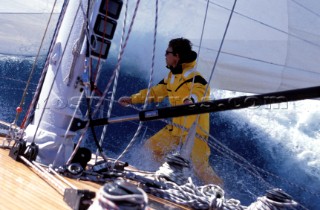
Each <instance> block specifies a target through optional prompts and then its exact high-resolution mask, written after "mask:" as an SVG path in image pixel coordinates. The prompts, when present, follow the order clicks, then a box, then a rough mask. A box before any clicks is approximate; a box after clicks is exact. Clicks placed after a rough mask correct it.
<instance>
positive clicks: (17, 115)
mask: <svg viewBox="0 0 320 210" xmlns="http://www.w3.org/2000/svg"><path fill="white" fill-rule="evenodd" d="M56 3H57V0H55V1H54V3H53V6H52V9H51V13H50V16H49V19H48V22H47V25H46V28H45V31H44V33H43V36H42V39H41V43H40V46H39V48H38V52H37V55H36V58H35V60H34V62H33V65H32V69H31V72H30V75H29V78H28V81H27V85H26V87H25V89H24V92H23V95H22V97H21V101H20V104H19V107H22V106H23V104H24V101H25V98H26V95H27V91H28V88H29V84H30V82H31V79H32V76H33V74H34V72H35V70H36V64H37V62H38V59H39V55H40V51H41V49H42V45H43V43H44V39H45V37H46V35H47V32H48V28H49V25H50V22H51V18H52V15H53V11H54V8H55V6H56ZM20 113H21V112H17V113H16V117H15V119H14V121H13V123H12V124H14V125H15V124H16V122H17V120H18V118H19V116H20Z"/></svg>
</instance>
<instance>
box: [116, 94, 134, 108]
mask: <svg viewBox="0 0 320 210" xmlns="http://www.w3.org/2000/svg"><path fill="white" fill-rule="evenodd" d="M118 102H119V104H121V105H122V106H128V105H129V104H132V100H131V97H129V96H122V97H121V98H119V100H118Z"/></svg>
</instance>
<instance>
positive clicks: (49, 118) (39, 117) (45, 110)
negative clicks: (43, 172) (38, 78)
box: [24, 0, 88, 164]
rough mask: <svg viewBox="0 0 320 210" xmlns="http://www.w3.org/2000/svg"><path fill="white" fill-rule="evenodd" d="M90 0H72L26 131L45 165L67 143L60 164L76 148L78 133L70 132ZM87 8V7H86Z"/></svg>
mask: <svg viewBox="0 0 320 210" xmlns="http://www.w3.org/2000/svg"><path fill="white" fill-rule="evenodd" d="M86 5H88V1H87V0H84V1H69V2H68V4H67V6H66V8H64V9H65V11H63V18H62V23H61V27H60V29H59V31H58V34H57V38H56V40H55V43H54V47H53V51H52V53H51V54H49V55H48V56H49V57H48V58H47V59H49V66H48V70H47V74H46V77H45V80H44V85H43V87H42V90H41V93H40V96H39V100H38V103H37V107H36V109H35V113H34V119H33V122H32V123H30V124H29V125H28V126H27V128H26V130H25V137H24V138H25V139H26V140H27V141H28V142H35V143H36V144H37V145H38V146H39V154H38V160H39V161H40V162H42V163H44V164H50V163H52V162H53V161H54V159H55V155H56V153H57V151H58V149H59V147H60V145H61V144H63V148H62V149H63V152H62V153H61V154H63V155H62V157H61V160H60V161H59V162H60V163H63V161H65V159H66V158H68V157H69V156H70V154H71V152H72V150H73V147H74V145H73V141H72V139H73V137H74V136H75V133H74V132H67V128H68V125H69V123H70V121H71V120H72V116H73V113H74V111H75V107H72V106H70V99H72V98H79V97H80V95H81V92H80V88H81V87H80V85H77V84H78V82H79V78H80V76H81V75H82V73H83V69H84V60H85V52H86V42H85V41H84V40H86V38H85V36H84V34H85V33H84V30H86V28H85V25H86V24H85V21H86V17H84V12H83V11H82V8H81V7H85V6H86ZM84 9H86V8H84Z"/></svg>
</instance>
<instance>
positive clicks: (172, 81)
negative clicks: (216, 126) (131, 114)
mask: <svg viewBox="0 0 320 210" xmlns="http://www.w3.org/2000/svg"><path fill="white" fill-rule="evenodd" d="M165 58H166V64H167V68H168V69H169V70H170V71H169V73H168V75H167V77H166V78H164V79H163V80H161V81H160V82H159V83H158V84H157V85H155V86H153V87H152V88H151V90H150V94H149V98H148V101H149V102H155V103H159V102H161V101H163V99H164V98H166V97H168V99H169V102H170V104H171V106H177V105H183V104H191V103H196V102H200V101H203V100H205V99H206V98H208V97H209V94H210V93H209V91H210V88H208V90H207V91H206V87H207V85H208V83H207V81H206V80H205V79H204V78H203V77H202V76H201V74H200V73H199V72H197V71H196V70H195V65H196V58H197V53H196V52H195V51H193V50H192V44H191V42H190V41H189V40H188V39H185V38H176V39H172V40H171V41H170V42H169V45H168V48H167V50H166V52H165ZM147 91H148V90H147V89H143V90H141V91H139V92H138V93H136V94H133V95H132V96H130V97H129V96H123V97H121V98H120V99H119V100H118V102H119V103H120V104H121V105H123V106H127V105H129V104H138V103H144V101H145V98H146V95H147ZM196 118H197V116H196V115H192V116H187V117H176V118H173V119H172V122H173V124H177V125H180V127H181V126H182V127H185V128H188V129H189V128H190V127H191V126H192V124H193V123H194V122H195V120H196ZM198 125H199V126H197V130H196V132H197V134H198V135H200V136H201V137H202V138H204V139H208V133H209V126H210V123H209V114H208V113H206V114H201V115H200V116H199V119H198ZM187 134H188V133H187V131H183V130H182V129H181V128H179V127H177V126H172V125H167V126H165V127H164V128H163V129H162V130H160V131H159V132H158V133H156V134H155V135H154V136H152V137H151V138H149V139H148V140H147V141H146V143H145V147H147V148H148V149H150V150H152V151H153V153H154V156H155V159H156V160H157V161H159V162H163V161H164V157H165V156H166V155H167V154H169V153H170V152H172V151H174V150H175V149H176V148H177V146H178V145H179V143H180V138H181V137H182V138H181V139H182V142H184V141H185V139H186V136H187ZM209 156H210V148H209V146H208V144H207V143H206V142H205V141H203V140H201V139H199V138H197V137H196V138H195V141H194V146H193V149H192V152H191V160H192V164H193V167H194V169H195V170H194V171H195V174H196V175H197V176H198V177H199V178H200V180H201V181H202V182H203V184H209V183H211V184H212V183H214V184H221V183H222V181H221V179H220V178H219V177H218V176H217V175H216V173H215V172H214V171H213V169H212V167H211V166H210V165H209V161H208V159H209Z"/></svg>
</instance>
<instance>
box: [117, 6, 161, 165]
mask: <svg viewBox="0 0 320 210" xmlns="http://www.w3.org/2000/svg"><path fill="white" fill-rule="evenodd" d="M158 7H159V6H158V0H156V8H155V10H156V11H155V20H154V22H155V24H154V34H153V50H152V64H151V69H150V70H151V71H150V79H149V84H148V90H147V95H146V98H145V101H144V104H143V110H145V109H146V108H147V105H148V101H149V95H150V92H151V91H150V90H151V85H152V83H153V75H154V64H155V56H156V44H157V31H158ZM142 126H143V122H141V121H140V122H139V126H138V128H137V130H136V132H135V134H134V136H133V137H132V139H131V141H130V142H129V144H128V146H127V147H126V148H125V150H124V151H123V152H122V153H121V154H120V155H119V157H118V158H117V160H116V161H115V163H116V162H117V161H119V160H120V158H121V157H123V155H124V154H125V153H126V152H127V151H128V150H129V149H130V148H131V146H132V145H133V143H134V142H135V141H136V139H137V137H138V135H139V134H140V131H141V128H142Z"/></svg>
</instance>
